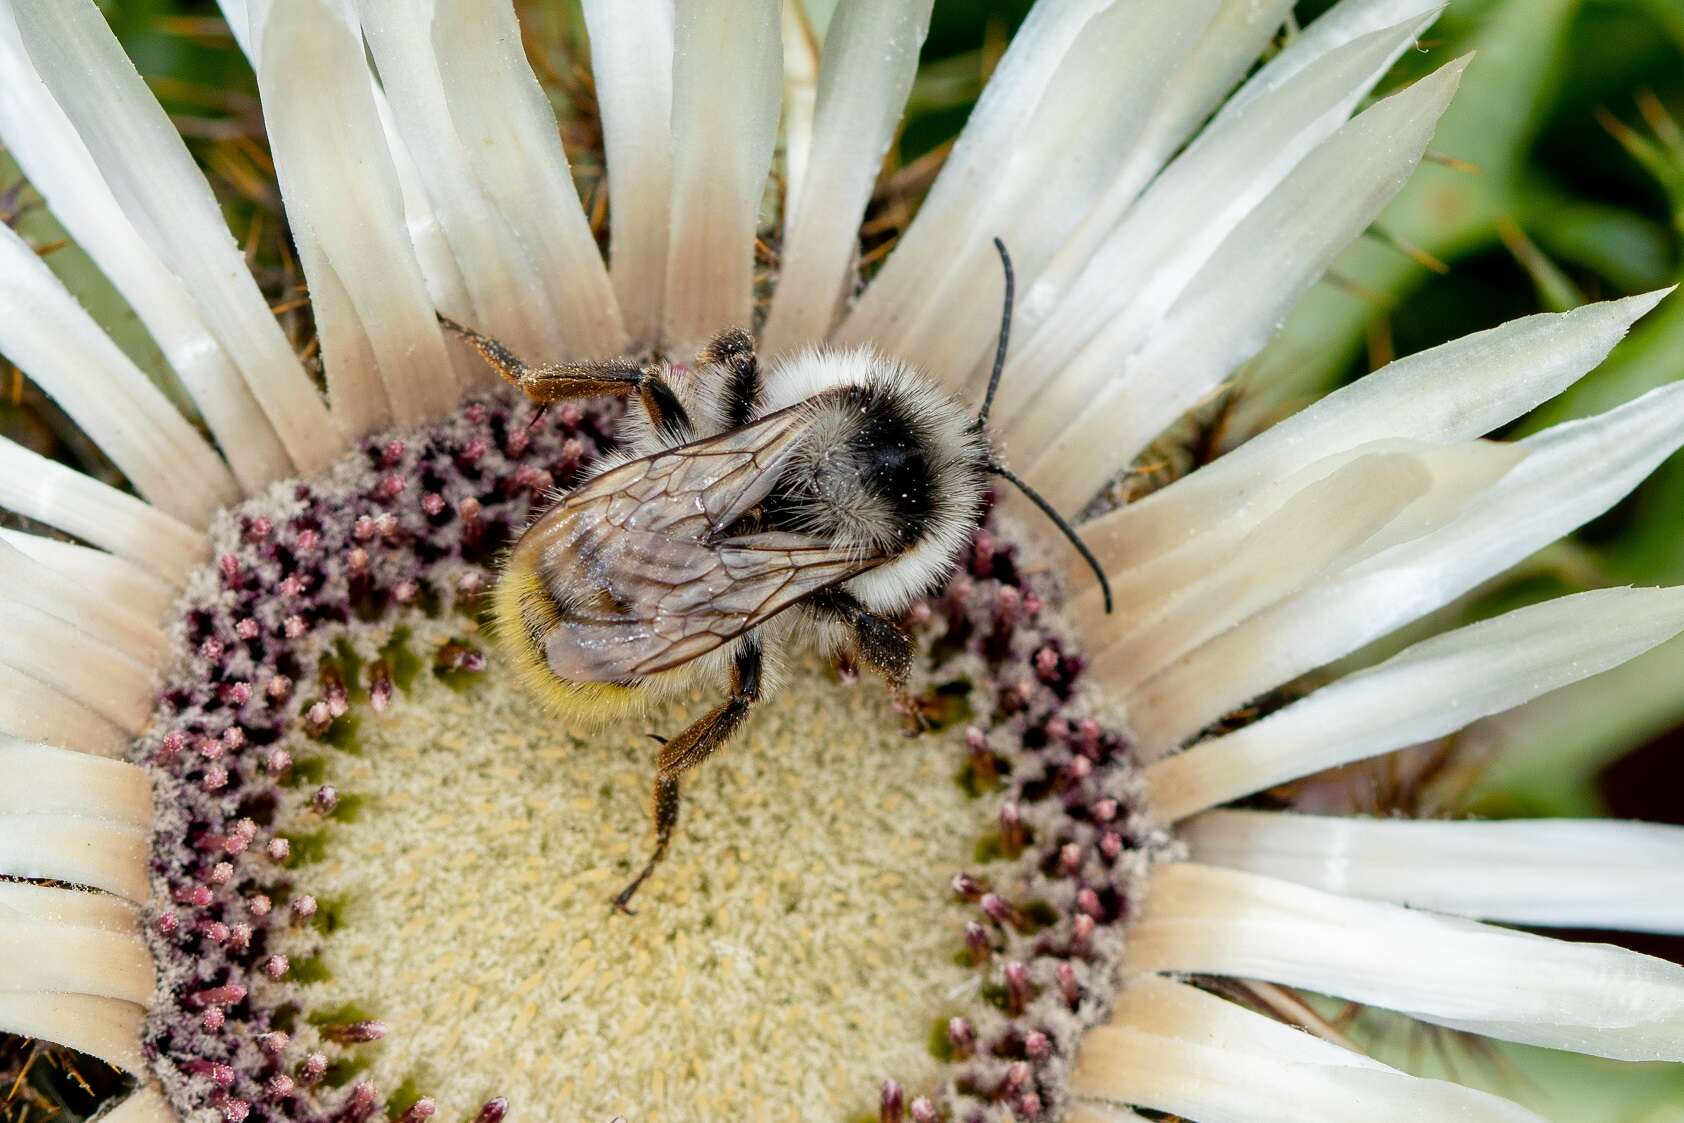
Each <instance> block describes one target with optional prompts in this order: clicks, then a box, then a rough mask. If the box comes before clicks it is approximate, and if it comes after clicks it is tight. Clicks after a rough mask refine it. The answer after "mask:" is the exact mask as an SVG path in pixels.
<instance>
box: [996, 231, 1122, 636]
mask: <svg viewBox="0 0 1684 1123" xmlns="http://www.w3.org/2000/svg"><path fill="white" fill-rule="evenodd" d="M994 248H995V250H997V251H998V252H999V254H1000V266H1001V268H1003V269H1004V270H1005V271H1006V299H1005V304H1004V307H1003V308H1002V309H1001V310H1000V339H999V342H998V343H996V344H995V346H994V369H993V371H992V372H990V373H989V375H988V392H987V393H986V394H985V395H983V399H982V408H981V409H980V410H978V411H977V415H976V421H975V422H974V423H973V425H972V427H973V428H975V429H976V430H978V431H979V432H980V431H981V430H982V429H983V428H984V427H985V426H986V425H987V424H988V411H989V410H990V409H992V408H993V407H994V395H995V393H997V392H998V391H999V389H1000V375H1001V374H1003V373H1004V372H1005V369H1006V345H1007V343H1008V342H1009V341H1010V340H1011V335H1012V298H1013V296H1014V295H1015V293H1016V291H1017V277H1016V274H1015V273H1014V272H1013V271H1012V255H1011V254H1010V253H1008V252H1007V251H1006V243H1004V242H1002V241H1001V240H1000V239H998V238H995V239H994ZM986 467H987V469H988V471H989V472H990V473H991V474H993V475H996V476H999V477H1000V478H1001V479H1003V480H1005V481H1006V482H1007V483H1009V484H1011V485H1012V486H1013V487H1015V488H1017V489H1018V490H1019V491H1021V492H1023V494H1024V496H1025V497H1027V498H1028V500H1029V501H1030V502H1031V503H1033V504H1035V506H1036V507H1038V508H1040V511H1041V513H1042V514H1043V515H1045V516H1047V518H1048V519H1050V520H1051V521H1052V524H1053V525H1054V526H1056V527H1057V528H1058V529H1059V533H1061V534H1063V535H1064V537H1065V538H1067V539H1069V540H1070V544H1071V545H1072V546H1074V547H1076V552H1077V553H1078V554H1081V555H1082V560H1083V561H1085V562H1087V563H1088V568H1089V569H1091V570H1093V575H1094V576H1095V577H1097V578H1098V579H1099V591H1100V592H1102V593H1104V594H1105V612H1106V614H1107V615H1109V614H1110V612H1111V582H1109V581H1107V580H1106V579H1105V570H1104V569H1102V568H1100V564H1099V559H1098V558H1096V557H1094V555H1093V551H1092V550H1090V549H1088V544H1087V543H1086V542H1083V541H1082V536H1081V535H1079V534H1077V533H1076V528H1075V527H1073V526H1071V525H1070V524H1069V523H1068V522H1067V521H1065V518H1064V516H1063V515H1061V514H1059V513H1058V512H1057V511H1056V510H1054V509H1053V505H1052V504H1051V503H1048V502H1047V501H1046V499H1045V498H1044V497H1043V496H1042V495H1041V493H1040V492H1038V491H1036V490H1035V489H1034V488H1032V487H1030V486H1029V485H1028V484H1027V483H1026V482H1024V480H1023V479H1021V478H1020V477H1019V476H1017V475H1016V474H1014V473H1013V472H1012V470H1011V469H1010V468H1008V467H1006V466H1005V464H1003V463H1001V461H1000V459H999V458H998V457H995V456H990V457H989V458H988V463H987V465H986Z"/></svg>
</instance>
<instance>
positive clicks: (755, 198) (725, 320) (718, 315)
mask: <svg viewBox="0 0 1684 1123" xmlns="http://www.w3.org/2000/svg"><path fill="white" fill-rule="evenodd" d="M676 11H677V21H676V23H675V26H674V34H673V64H672V208H671V212H670V214H671V217H670V220H669V221H670V222H671V241H670V242H669V244H668V250H667V254H668V256H667V271H666V290H665V296H664V298H663V306H662V325H663V326H662V339H663V341H664V342H665V344H666V346H667V347H668V349H670V350H672V351H674V352H676V353H677V354H680V355H688V354H691V353H693V352H695V351H696V350H698V349H699V348H700V347H701V346H702V345H703V344H704V343H706V342H707V341H708V339H710V338H711V337H712V336H713V335H714V333H715V332H718V331H719V330H720V329H722V328H727V327H741V328H744V329H749V328H752V327H753V324H754V285H755V278H754V274H755V241H756V232H757V230H758V228H759V224H760V203H761V197H762V196H763V195H764V193H765V190H766V173H767V171H768V169H770V167H771V165H772V148H773V145H774V144H775V142H776V140H777V130H778V94H779V91H780V89H781V88H782V82H783V44H782V39H781V36H780V23H779V18H778V3H777V0H677V5H676ZM612 174H613V171H612V169H610V175H612Z"/></svg>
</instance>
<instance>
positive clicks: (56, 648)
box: [0, 600, 154, 733]
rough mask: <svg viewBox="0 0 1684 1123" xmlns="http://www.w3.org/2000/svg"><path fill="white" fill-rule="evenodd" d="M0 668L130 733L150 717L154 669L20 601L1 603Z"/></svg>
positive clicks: (97, 638) (138, 728)
mask: <svg viewBox="0 0 1684 1123" xmlns="http://www.w3.org/2000/svg"><path fill="white" fill-rule="evenodd" d="M0 663H4V664H6V665H7V666H9V667H11V668H13V669H14V670H19V671H23V672H25V673H26V674H30V675H34V676H35V677H37V678H40V679H41V680H42V681H44V682H46V683H48V684H49V685H50V686H52V687H53V688H54V689H55V690H59V691H61V692H63V693H65V694H68V695H70V697H72V698H75V699H76V700H77V701H79V702H82V703H84V704H85V705H87V706H88V707H89V708H90V709H92V710H93V711H94V712H96V713H98V714H99V715H100V716H101V717H103V718H106V719H107V720H109V721H111V722H113V723H115V724H117V725H119V726H121V727H122V728H124V729H127V730H129V731H130V732H133V733H138V732H139V731H140V730H141V729H142V728H143V727H144V726H145V724H146V719H147V717H148V716H149V715H150V714H151V712H152V672H153V670H154V668H152V667H150V666H148V665H146V664H143V663H140V662H137V661H136V660H134V659H132V658H130V657H129V656H127V655H124V654H123V653H122V652H120V651H119V650H117V649H116V648H115V647H112V646H111V645H109V644H108V643H106V642H105V641H104V640H103V639H102V638H100V637H98V636H95V635H92V634H90V633H88V632H85V631H83V630H82V629H80V628H77V627H74V626H72V625H71V624H70V623H69V622H68V621H66V620H64V619H62V618H60V617H58V616H54V615H52V614H51V613H49V612H45V611H43V610H41V609H39V608H35V607H33V606H31V605H26V604H23V603H21V602H19V601H15V600H0Z"/></svg>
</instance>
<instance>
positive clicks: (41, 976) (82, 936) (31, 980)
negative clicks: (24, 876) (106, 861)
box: [0, 882, 154, 1003]
mask: <svg viewBox="0 0 1684 1123" xmlns="http://www.w3.org/2000/svg"><path fill="white" fill-rule="evenodd" d="M153 976H154V973H153V968H152V954H151V952H149V951H148V950H147V948H146V943H145V941H144V940H142V939H141V936H140V916H139V913H138V911H137V910H136V909H135V907H134V906H133V905H130V904H128V903H127V902H124V901H120V900H118V899H117V898H116V897H112V896H108V895H106V894H104V893H85V892H82V891H81V890H77V889H60V888H56V887H49V886H45V885H31V884H28V883H24V882H0V993H4V992H13V993H15V992H19V991H61V992H63V993H65V994H86V995H93V996H95V997H98V998H115V999H120V1000H122V1001H124V1002H138V1003H144V1002H147V1001H149V1000H150V999H151V997H152V984H153Z"/></svg>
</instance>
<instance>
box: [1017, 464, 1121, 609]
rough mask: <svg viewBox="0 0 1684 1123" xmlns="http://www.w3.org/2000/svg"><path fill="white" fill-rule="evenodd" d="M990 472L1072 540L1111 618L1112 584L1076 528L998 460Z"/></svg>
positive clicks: (1071, 542)
mask: <svg viewBox="0 0 1684 1123" xmlns="http://www.w3.org/2000/svg"><path fill="white" fill-rule="evenodd" d="M988 470H989V471H990V472H991V473H993V474H994V475H996V476H999V477H1000V478H1001V479H1002V480H1005V481H1006V482H1007V483H1009V484H1011V485H1012V486H1013V487H1015V488H1017V489H1018V490H1019V491H1021V492H1023V494H1024V495H1025V496H1027V497H1028V499H1029V502H1031V503H1033V504H1035V506H1037V507H1039V508H1040V509H1041V513H1042V514H1043V515H1045V516H1047V518H1049V519H1051V520H1052V524H1053V525H1054V526H1056V527H1058V529H1059V532H1060V533H1062V534H1063V535H1064V537H1066V538H1068V539H1069V540H1070V544H1071V545H1072V546H1074V547H1076V552H1077V553H1078V554H1081V555H1082V560H1083V561H1085V562H1087V563H1088V568H1089V569H1091V570H1093V575H1094V576H1095V577H1097V578H1099V591H1100V592H1102V593H1104V594H1105V614H1106V615H1107V616H1109V615H1110V614H1111V582H1109V581H1107V580H1106V579H1105V570H1103V569H1101V568H1100V565H1099V559H1098V558H1096V557H1094V556H1093V551H1092V550H1090V549H1088V544H1087V543H1086V542H1083V541H1082V536H1081V535H1079V534H1077V533H1076V528H1075V527H1073V526H1071V525H1070V524H1069V523H1068V522H1066V521H1065V520H1064V516H1063V515H1061V514H1059V513H1058V512H1057V511H1055V510H1054V509H1053V505H1052V504H1051V503H1048V502H1047V501H1046V499H1045V498H1044V497H1043V496H1042V495H1041V493H1040V492H1038V491H1036V490H1035V489H1034V488H1032V487H1030V486H1029V485H1028V484H1027V483H1025V482H1024V481H1023V480H1022V478H1020V477H1019V476H1018V475H1017V474H1016V473H1015V472H1013V471H1012V470H1011V469H1010V468H1008V467H1006V466H1005V465H1004V464H1002V463H1000V462H999V461H998V460H990V461H989V462H988Z"/></svg>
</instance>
